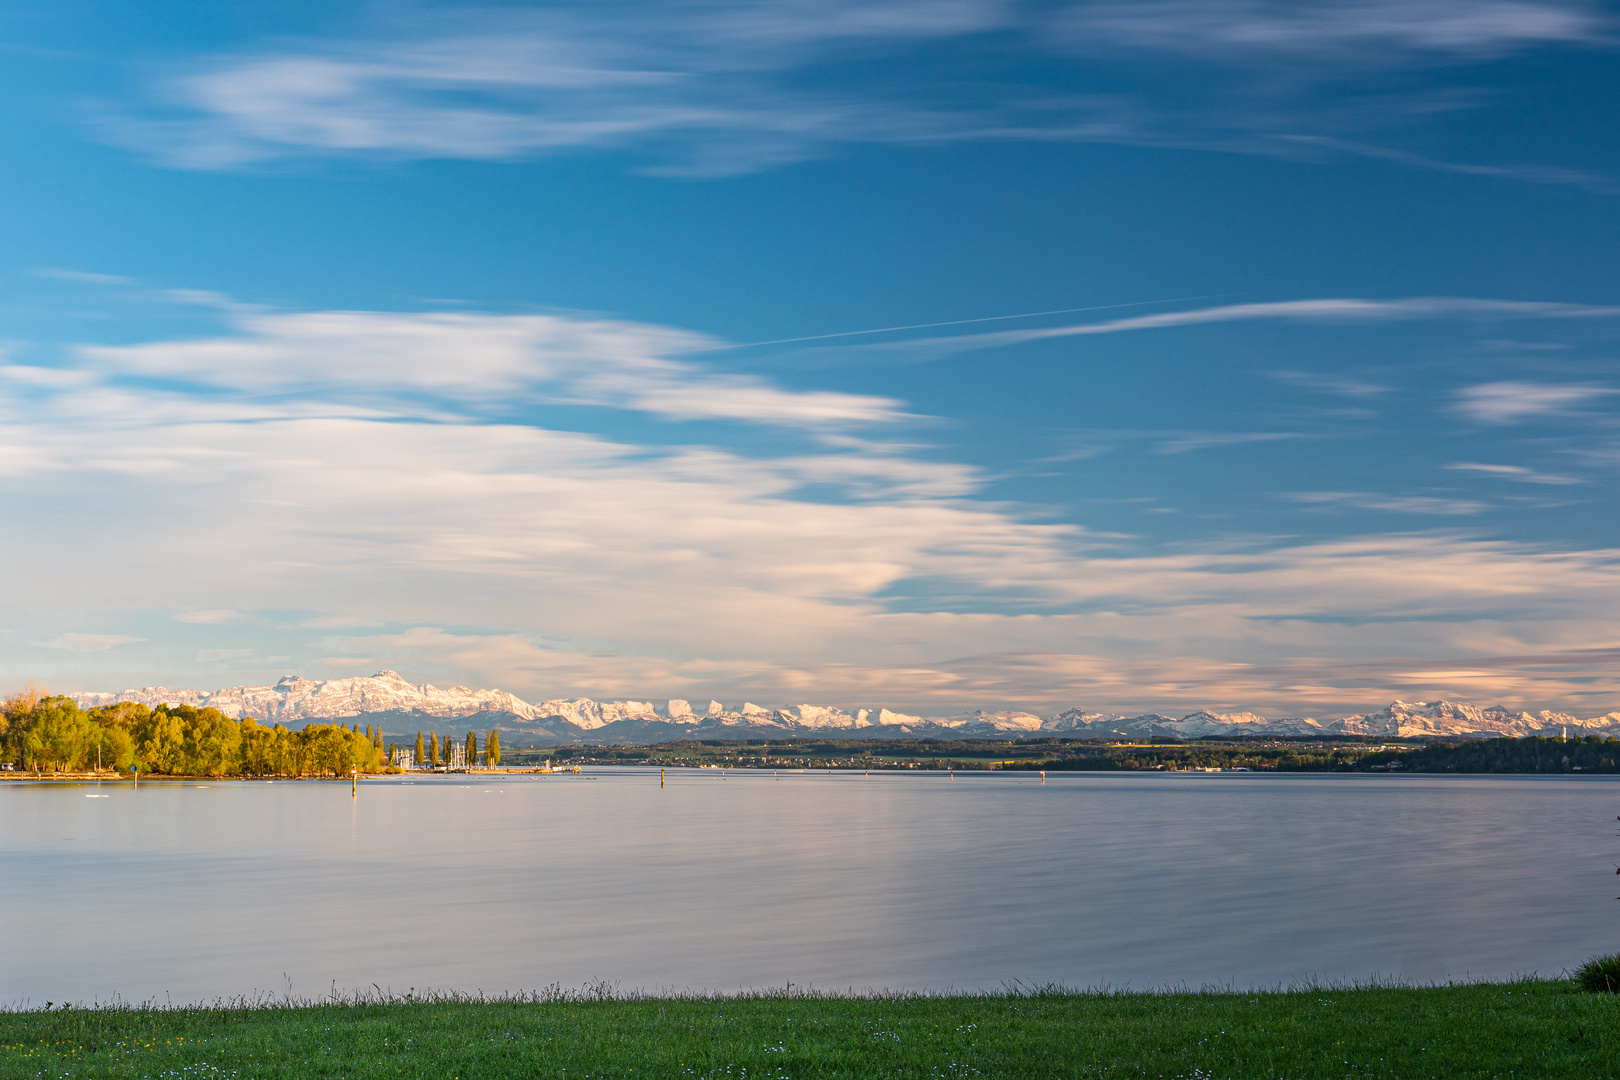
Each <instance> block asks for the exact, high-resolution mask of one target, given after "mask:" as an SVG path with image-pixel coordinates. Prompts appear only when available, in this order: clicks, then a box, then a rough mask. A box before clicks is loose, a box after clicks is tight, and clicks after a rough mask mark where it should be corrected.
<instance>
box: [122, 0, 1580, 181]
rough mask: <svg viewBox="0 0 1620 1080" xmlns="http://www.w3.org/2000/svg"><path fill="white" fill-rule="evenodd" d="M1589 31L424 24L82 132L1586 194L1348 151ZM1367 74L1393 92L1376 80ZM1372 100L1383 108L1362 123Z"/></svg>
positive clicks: (263, 147) (910, 12)
mask: <svg viewBox="0 0 1620 1080" xmlns="http://www.w3.org/2000/svg"><path fill="white" fill-rule="evenodd" d="M1611 22H1612V20H1611V19H1610V18H1609V17H1608V16H1607V15H1606V14H1605V13H1604V12H1602V11H1600V10H1598V9H1596V8H1594V7H1592V6H1590V5H1587V4H1583V3H1579V2H1571V0H1497V2H1494V3H1483V4H1467V3H1459V2H1456V0H1411V2H1409V3H1400V4H1397V3H1388V2H1381V0H1380V2H1366V3H1359V4H1350V5H1345V4H1332V3H1294V4H1286V3H1271V2H1257V0H1167V2H1155V3H1146V4H1120V3H1110V2H1102V3H1085V2H1081V3H1049V2H1040V0H952V2H945V3H917V2H912V0H888V2H880V3H872V4H859V3H852V2H847V0H832V2H828V3H822V4H804V3H764V2H759V0H719V2H714V3H707V4H687V3H649V4H643V5H637V6H634V7H629V8H626V7H605V6H602V5H569V4H563V5H558V6H554V7H549V8H546V9H543V10H536V11H527V12H522V13H512V12H488V11H486V12H480V13H475V14H469V13H468V12H466V11H456V12H453V13H443V12H440V13H438V14H434V13H432V12H431V11H430V12H429V13H428V14H426V15H424V16H419V17H417V18H416V19H413V20H409V21H402V22H397V23H394V24H391V25H378V26H376V27H375V31H374V33H373V34H372V35H370V36H363V37H357V38H354V39H350V40H329V41H304V42H291V43H289V42H277V43H274V44H270V45H267V46H265V47H262V48H260V49H257V50H254V49H251V48H250V49H248V50H247V51H244V52H241V53H238V54H235V55H230V56H219V57H213V58H209V59H204V60H199V61H197V62H196V63H194V64H193V65H192V66H190V67H189V69H186V70H181V71H172V72H171V73H170V74H169V76H168V77H166V78H165V79H163V80H161V81H160V83H159V84H158V85H157V86H156V87H155V88H154V93H153V95H152V96H151V98H149V100H148V103H147V107H146V108H144V109H142V110H140V111H138V112H136V113H133V114H131V113H129V112H128V111H121V112H120V111H110V112H109V114H108V116H107V117H106V118H105V121H106V125H107V128H108V130H109V131H110V132H112V133H113V136H114V137H115V138H117V139H119V140H121V141H124V142H126V143H129V144H131V145H135V146H138V147H140V148H142V149H144V150H147V151H149V152H155V153H157V154H158V155H160V156H162V157H163V158H165V159H166V160H167V161H169V162H170V163H171V164H175V165H179V166H182V167H190V168H222V167H234V166H240V165H243V164H248V163H252V162H259V161H266V160H274V159H278V158H286V157H306V156H312V155H313V156H334V155H335V156H356V155H358V156H380V157H449V158H478V159H508V158H515V157H524V156H532V155H542V154H557V153H578V152H580V151H591V150H596V151H600V150H612V151H626V152H629V153H631V154H633V155H636V156H637V157H639V158H640V159H641V160H642V161H643V162H646V163H648V165H649V167H651V168H653V169H654V170H655V171H665V172H675V173H687V174H695V175H705V174H706V175H715V174H726V173H736V172H749V171H754V170H758V169H761V168H768V167H770V166H772V165H775V164H779V163H782V162H786V161H794V160H800V159H804V158H810V157H816V156H821V155H825V154H827V153H830V152H834V151H835V150H836V149H837V148H838V147H840V146H844V145H849V144H855V143H891V144H912V145H917V144H929V143H946V142H969V141H1007V140H1013V141H1075V142H1114V143H1135V144H1145V145H1182V146H1203V147H1218V148H1223V149H1229V150H1238V151H1243V152H1253V153H1266V154H1280V155H1287V156H1294V157H1299V156H1318V157H1320V156H1324V155H1326V156H1342V155H1347V154H1349V155H1356V156H1364V157H1365V156H1374V157H1385V158H1387V159H1389V160H1392V161H1399V162H1402V163H1404V164H1408V165H1417V166H1419V167H1423V168H1446V169H1450V170H1452V171H1463V172H1469V171H1473V172H1478V173H1481V174H1485V175H1499V176H1503V177H1507V178H1514V179H1520V180H1531V181H1536V182H1547V183H1576V184H1582V185H1586V186H1593V185H1594V184H1602V183H1606V181H1604V180H1603V179H1602V178H1593V177H1589V176H1587V175H1585V174H1583V173H1580V172H1578V171H1576V170H1567V169H1558V168H1556V167H1546V166H1538V165H1536V164H1534V163H1530V164H1523V163H1508V164H1504V163H1494V162H1487V163H1480V164H1468V163H1449V162H1444V161H1440V160H1439V159H1436V158H1433V157H1429V156H1426V155H1424V154H1421V153H1417V152H1414V151H1411V150H1409V149H1400V150H1396V149H1385V148H1381V147H1379V146H1377V145H1374V144H1373V143H1371V142H1368V141H1367V136H1368V135H1369V134H1370V133H1374V132H1376V131H1378V130H1379V129H1380V128H1381V127H1384V126H1387V125H1388V123H1389V118H1390V117H1391V116H1392V115H1395V114H1400V113H1407V114H1413V113H1416V112H1418V111H1421V110H1418V109H1416V108H1403V107H1401V105H1400V104H1398V101H1399V100H1400V99H1402V97H1403V96H1404V98H1407V99H1410V98H1413V97H1414V96H1415V97H1417V98H1421V97H1422V96H1423V95H1424V94H1425V93H1433V92H1434V88H1433V87H1419V88H1416V89H1415V88H1414V87H1413V86H1411V85H1410V83H1411V79H1412V76H1413V74H1414V73H1416V74H1417V75H1418V76H1420V77H1421V76H1423V75H1430V76H1432V77H1431V79H1430V81H1431V82H1435V83H1438V84H1440V85H1441V86H1442V87H1443V85H1444V83H1445V79H1446V75H1445V73H1446V72H1447V71H1449V70H1451V69H1453V68H1455V67H1457V66H1458V65H1463V64H1469V63H1478V62H1482V61H1486V60H1493V59H1499V58H1503V57H1508V56H1512V55H1514V54H1517V53H1521V52H1524V51H1526V50H1530V49H1546V48H1564V49H1568V48H1606V47H1608V46H1609V45H1610V44H1611V43H1612V26H1611ZM1167 61H1168V62H1169V63H1168V65H1167V63H1166V62H1167ZM1167 68H1169V69H1173V70H1171V71H1169V72H1168V73H1167ZM940 72H949V75H948V76H947V75H942V74H940ZM1393 73H1399V74H1400V75H1401V76H1402V78H1403V79H1404V80H1405V82H1399V84H1398V85H1393V86H1386V85H1385V83H1386V82H1388V81H1389V80H1390V79H1391V78H1392V77H1393ZM1374 96H1383V97H1384V98H1385V99H1386V100H1385V101H1384V102H1383V103H1382V104H1381V105H1379V106H1376V107H1368V106H1367V105H1366V102H1367V101H1368V99H1369V98H1371V97H1374ZM1453 107H1455V106H1453ZM1405 122H1407V123H1410V116H1408V117H1407V120H1406V121H1405Z"/></svg>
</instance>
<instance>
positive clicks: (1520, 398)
mask: <svg viewBox="0 0 1620 1080" xmlns="http://www.w3.org/2000/svg"><path fill="white" fill-rule="evenodd" d="M1617 393H1620V390H1614V389H1612V388H1610V387H1606V386H1599V385H1596V384H1594V383H1540V382H1530V381H1528V380H1522V379H1509V380H1504V381H1502V382H1491V383H1481V384H1479V385H1478V386H1469V387H1465V388H1464V389H1462V390H1460V391H1458V393H1457V411H1458V412H1459V413H1461V414H1462V415H1463V416H1466V417H1467V418H1468V419H1470V420H1475V421H1478V422H1479V423H1482V424H1520V423H1523V422H1525V421H1526V420H1532V419H1535V418H1537V417H1542V416H1559V415H1563V414H1566V413H1571V412H1577V411H1580V410H1581V408H1582V407H1583V406H1588V405H1591V404H1592V403H1594V402H1597V401H1601V400H1602V399H1604V398H1606V397H1610V396H1612V395H1614V394H1617Z"/></svg>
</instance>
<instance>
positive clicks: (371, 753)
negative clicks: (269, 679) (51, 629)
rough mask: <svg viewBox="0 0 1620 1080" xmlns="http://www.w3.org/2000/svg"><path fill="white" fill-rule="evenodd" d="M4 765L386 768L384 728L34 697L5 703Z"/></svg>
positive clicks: (295, 771)
mask: <svg viewBox="0 0 1620 1080" xmlns="http://www.w3.org/2000/svg"><path fill="white" fill-rule="evenodd" d="M0 761H4V762H10V763H11V764H12V765H13V766H14V767H15V768H20V769H26V770H30V771H34V772H88V771H90V770H92V769H113V770H116V771H118V772H129V771H131V770H138V771H139V772H140V773H160V774H166V775H172V776H344V775H347V774H348V773H349V771H350V770H351V769H358V770H359V771H361V772H377V771H380V770H381V769H382V768H384V767H385V764H386V762H385V759H384V756H383V738H382V729H381V728H378V729H375V730H373V729H372V727H371V726H370V725H369V724H368V725H367V726H366V728H365V730H364V731H362V730H361V728H360V726H359V725H358V724H353V725H350V726H349V727H344V726H343V725H342V724H311V725H309V726H308V727H305V728H302V729H300V730H298V731H293V730H291V729H289V728H287V727H286V726H284V725H282V724H275V725H272V726H266V725H263V724H260V723H259V722H258V721H257V720H253V719H251V718H249V719H243V720H237V719H235V718H234V717H230V716H226V715H225V714H224V713H222V712H220V711H219V710H218V709H212V708H209V709H199V708H196V707H195V706H191V705H159V706H157V707H156V708H149V707H147V706H145V705H141V704H139V703H136V702H132V701H123V702H119V703H118V704H116V705H105V706H101V707H98V708H94V709H81V708H79V706H78V705H77V704H76V703H75V702H74V701H73V699H72V698H69V697H60V696H58V697H49V696H45V695H44V694H42V693H40V692H39V691H38V690H29V691H25V692H23V693H21V694H17V695H14V696H12V697H11V698H9V699H7V700H6V701H4V702H0Z"/></svg>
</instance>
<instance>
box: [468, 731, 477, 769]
mask: <svg viewBox="0 0 1620 1080" xmlns="http://www.w3.org/2000/svg"><path fill="white" fill-rule="evenodd" d="M477 764H478V736H477V735H475V734H473V733H472V732H470V731H469V732H467V768H469V769H471V768H473V767H474V766H476V765H477Z"/></svg>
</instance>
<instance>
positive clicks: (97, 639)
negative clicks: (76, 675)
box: [34, 634, 141, 653]
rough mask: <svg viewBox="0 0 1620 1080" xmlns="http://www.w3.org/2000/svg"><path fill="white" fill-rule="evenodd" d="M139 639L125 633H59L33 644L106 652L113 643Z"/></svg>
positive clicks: (117, 643) (77, 650)
mask: <svg viewBox="0 0 1620 1080" xmlns="http://www.w3.org/2000/svg"><path fill="white" fill-rule="evenodd" d="M140 640H141V639H140V638H138V637H129V636H127V635H125V634H59V635H58V636H57V637H55V638H53V639H51V640H50V641H36V642H34V644H35V645H37V646H39V647H40V648H43V649H69V650H72V651H73V652H84V653H97V652H106V651H107V650H108V649H110V648H112V647H113V646H114V645H129V644H132V643H134V642H137V641H140Z"/></svg>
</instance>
